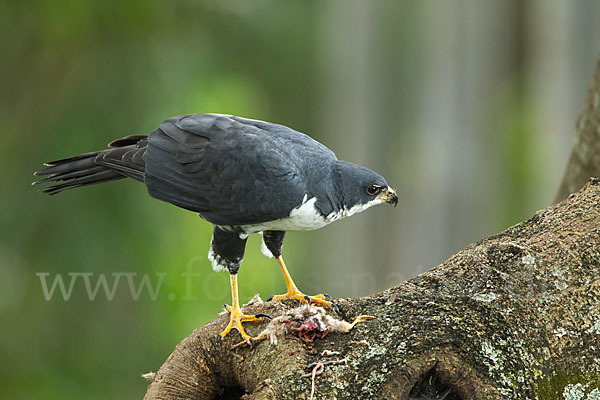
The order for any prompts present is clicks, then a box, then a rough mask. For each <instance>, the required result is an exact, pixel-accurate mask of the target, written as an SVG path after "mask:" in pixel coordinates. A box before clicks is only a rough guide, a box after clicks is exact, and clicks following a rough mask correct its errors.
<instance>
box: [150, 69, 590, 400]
mask: <svg viewBox="0 0 600 400" xmlns="http://www.w3.org/2000/svg"><path fill="white" fill-rule="evenodd" d="M598 139H600V63H599V64H598V70H597V72H596V75H595V79H594V83H593V85H592V87H591V89H590V92H589V94H588V97H587V101H586V105H585V108H584V111H583V113H582V115H581V117H580V121H579V124H578V126H577V141H576V145H575V147H574V149H573V153H572V155H571V158H570V161H569V165H568V168H567V171H566V174H565V178H564V180H563V183H562V184H561V188H560V191H559V194H558V195H557V198H558V199H564V198H567V196H568V198H567V199H566V200H565V201H563V202H562V203H560V204H558V205H555V206H553V207H550V208H547V209H545V210H542V211H539V212H537V213H536V214H535V215H534V216H533V218H531V219H529V220H528V221H525V222H522V223H520V224H518V225H515V226H513V227H511V228H509V229H507V230H506V231H504V232H503V233H500V234H498V235H495V236H492V237H490V238H487V239H483V240H482V241H480V242H478V243H476V244H473V245H470V246H468V247H467V248H466V249H465V250H463V251H461V252H460V253H458V254H456V255H454V256H452V257H451V258H450V259H449V260H447V261H446V262H444V263H443V264H441V265H439V266H438V267H436V268H434V269H432V270H430V271H428V272H426V273H424V274H422V275H420V276H418V277H416V278H414V279H411V280H409V281H407V282H404V283H402V284H400V285H398V286H396V287H393V288H391V289H388V290H385V291H383V292H381V293H378V294H375V295H372V296H368V297H363V298H357V299H340V300H338V301H337V303H338V304H339V306H340V309H341V315H340V316H339V318H343V319H345V320H348V321H351V320H352V319H353V318H354V317H355V316H357V315H359V314H369V315H373V316H376V317H377V319H375V320H372V321H367V322H364V323H362V324H359V325H357V326H356V327H355V328H354V329H353V330H352V331H351V332H350V333H349V334H347V335H342V334H338V333H330V334H329V335H328V336H326V337H325V338H324V339H319V340H316V341H315V342H313V343H310V344H306V343H304V342H303V341H301V340H299V339H298V338H296V337H295V336H285V337H282V338H280V340H279V343H278V344H277V345H271V344H269V343H268V342H260V343H259V344H258V345H257V346H256V348H255V349H248V348H237V349H233V350H232V349H231V345H232V344H234V341H235V340H237V339H238V337H237V336H236V335H235V334H232V335H230V336H228V337H227V338H226V340H225V341H224V342H223V343H217V341H216V337H217V335H218V333H219V331H220V330H221V329H222V328H223V326H225V324H226V319H227V317H226V316H221V317H219V318H217V319H216V320H214V321H212V322H209V323H208V324H206V325H205V326H203V327H201V328H198V329H197V330H196V331H194V332H193V333H192V334H191V335H190V336H188V337H187V338H186V339H184V340H183V341H182V342H181V343H180V344H179V345H178V346H177V347H176V348H175V350H174V351H173V353H172V354H171V355H170V356H169V358H168V359H167V360H166V361H165V363H164V364H163V366H162V367H161V368H160V370H159V371H158V372H157V373H156V375H155V376H154V377H153V379H152V382H151V383H150V385H149V386H148V390H147V393H146V397H145V398H146V399H171V398H189V399H213V398H231V399H233V398H244V399H306V398H309V397H310V391H311V384H312V380H311V377H305V376H303V375H304V374H307V373H310V372H311V371H310V369H307V367H308V366H309V365H311V364H313V363H315V362H326V361H331V360H342V359H346V362H345V363H338V364H329V365H326V366H325V368H324V372H323V373H322V374H320V375H317V376H316V377H315V379H314V384H315V398H318V399H346V398H348V399H373V398H384V399H405V398H446V399H494V398H505V397H510V398H540V399H554V398H556V399H560V398H563V397H565V398H567V397H568V395H569V394H570V395H572V396H574V397H572V398H576V399H584V398H586V397H585V396H588V397H587V398H588V399H598V398H600V279H599V278H598V276H599V273H600V180H598V179H591V180H589V183H588V184H587V185H586V186H585V187H584V188H583V189H582V190H580V191H579V192H578V193H575V194H573V195H569V193H571V192H573V191H574V190H577V189H578V188H580V187H581V186H582V185H583V184H584V183H585V181H586V180H588V178H589V177H590V176H592V175H600V140H598ZM382 261H383V260H382ZM292 307H293V306H292V305H289V304H281V303H277V304H272V303H257V304H252V305H249V306H247V307H246V309H245V313H256V312H264V313H269V314H271V315H273V316H277V315H281V314H283V313H286V312H287V311H289V309H290V308H292ZM265 326H266V323H263V324H261V325H259V324H254V325H252V324H249V326H248V331H249V332H250V333H251V334H258V332H260V330H262V329H263V328H264V327H265ZM327 351H329V352H327ZM331 352H335V353H333V355H327V354H332V353H331ZM436 396H438V397H436ZM444 396H445V397H444ZM594 396H596V397H594Z"/></svg>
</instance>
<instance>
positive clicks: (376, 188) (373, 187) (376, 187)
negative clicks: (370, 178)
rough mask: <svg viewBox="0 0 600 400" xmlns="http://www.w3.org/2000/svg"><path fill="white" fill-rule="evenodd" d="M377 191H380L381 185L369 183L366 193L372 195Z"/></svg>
mask: <svg viewBox="0 0 600 400" xmlns="http://www.w3.org/2000/svg"><path fill="white" fill-rule="evenodd" d="M379 192H381V186H379V185H370V186H369V187H368V188H367V193H368V194H370V195H371V196H374V195H376V194H377V193H379Z"/></svg>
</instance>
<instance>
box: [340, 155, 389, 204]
mask: <svg viewBox="0 0 600 400" xmlns="http://www.w3.org/2000/svg"><path fill="white" fill-rule="evenodd" d="M334 172H335V181H336V192H337V193H336V194H337V196H336V197H338V199H339V201H341V203H342V207H343V208H344V209H346V210H349V211H350V213H349V214H348V215H352V214H355V213H357V212H360V211H363V210H366V209H367V208H369V207H372V206H374V205H377V204H383V203H387V204H391V205H393V206H396V205H398V195H397V194H396V192H395V191H394V189H392V188H391V187H390V186H389V185H388V183H387V182H386V180H385V179H384V178H383V177H382V176H381V175H379V174H378V173H376V172H374V171H371V170H370V169H368V168H365V167H361V166H360V165H356V164H353V163H350V162H347V161H336V165H335V167H334Z"/></svg>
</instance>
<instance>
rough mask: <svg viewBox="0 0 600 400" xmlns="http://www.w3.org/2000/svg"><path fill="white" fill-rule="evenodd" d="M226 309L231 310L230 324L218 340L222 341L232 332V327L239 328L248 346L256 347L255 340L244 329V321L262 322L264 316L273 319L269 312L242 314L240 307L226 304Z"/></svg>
mask: <svg viewBox="0 0 600 400" xmlns="http://www.w3.org/2000/svg"><path fill="white" fill-rule="evenodd" d="M225 309H226V310H227V311H229V324H227V327H226V328H225V330H224V331H223V332H221V333H220V334H219V336H218V340H219V341H221V340H223V338H224V337H225V336H227V335H228V334H229V332H231V330H232V329H237V331H238V332H239V333H240V335H241V336H242V339H243V340H244V342H245V343H246V344H248V346H251V347H254V340H252V336H250V335H248V334H247V333H246V331H245V330H244V326H243V325H242V322H260V321H262V319H263V318H268V319H271V317H270V316H268V315H267V314H262V313H259V314H254V315H246V314H242V310H241V309H240V308H239V307H235V306H234V307H231V306H228V305H225Z"/></svg>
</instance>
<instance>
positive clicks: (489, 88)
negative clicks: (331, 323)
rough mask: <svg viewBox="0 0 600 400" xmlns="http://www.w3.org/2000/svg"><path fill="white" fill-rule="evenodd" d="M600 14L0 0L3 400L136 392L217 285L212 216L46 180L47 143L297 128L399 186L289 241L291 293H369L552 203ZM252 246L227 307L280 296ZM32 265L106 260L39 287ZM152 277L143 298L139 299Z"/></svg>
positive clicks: (225, 292) (78, 146)
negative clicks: (161, 130) (212, 126)
mask: <svg viewBox="0 0 600 400" xmlns="http://www.w3.org/2000/svg"><path fill="white" fill-rule="evenodd" d="M599 17H600V3H598V2H596V1H591V0H590V1H567V0H564V1H559V0H556V1H542V0H538V1H530V2H521V1H518V0H513V1H504V0H497V1H486V2H481V1H475V0H472V1H452V2H451V1H440V2H434V1H431V2H416V1H414V2H410V1H368V2H367V1H341V0H338V1H297V2H291V1H285V2H283V1H276V0H254V1H247V0H235V1H192V0H173V1H156V0H154V1H153V0H144V1H142V0H130V1H119V2H117V1H102V2H99V1H91V0H79V1H66V0H52V1H49V0H32V1H27V2H18V1H8V0H2V1H0V35H1V36H0V39H1V40H0V50H1V54H2V56H1V58H0V74H1V77H2V78H1V91H0V105H1V107H0V126H1V127H2V136H1V137H2V141H1V142H0V170H1V171H2V174H1V176H2V178H1V179H2V188H3V190H2V196H1V198H0V238H1V241H0V274H1V275H0V318H1V319H0V332H1V333H2V335H1V340H0V359H2V361H3V362H2V363H0V397H1V398H11V399H30V398H44V399H53V398H56V399H58V398H60V399H63V398H99V399H104V398H130V397H133V398H135V397H137V398H139V397H141V396H142V395H143V393H144V390H145V386H146V382H145V381H144V380H143V379H142V378H140V374H141V373H144V372H148V371H150V370H156V369H157V368H158V367H159V366H160V365H161V363H162V361H163V360H164V359H165V358H166V357H167V356H168V354H169V353H170V352H171V350H172V349H173V347H174V346H175V345H176V344H177V343H178V342H179V341H180V340H181V339H182V338H184V337H185V336H187V335H188V334H189V332H190V331H192V330H193V329H194V328H196V327H198V326H200V325H202V324H204V323H205V322H207V321H209V320H211V319H213V318H214V317H215V316H216V315H217V313H218V312H219V311H220V310H221V305H222V304H223V303H225V302H229V301H230V292H229V284H228V276H227V274H223V273H220V274H217V273H214V272H212V270H211V268H210V264H209V262H208V260H207V259H206V253H207V251H208V246H209V241H210V237H211V226H210V225H209V224H208V223H206V222H203V221H201V220H200V219H199V218H197V217H196V216H195V215H194V214H192V213H189V212H187V211H184V210H180V209H177V208H176V207H173V206H171V205H168V204H166V203H161V202H159V201H156V200H153V199H151V198H150V197H149V196H147V194H146V191H145V188H144V187H143V185H141V184H138V183H135V182H128V181H119V182H113V183H110V184H105V185H101V186H94V187H89V188H84V189H79V190H74V191H69V192H66V193H63V194H60V195H58V196H55V197H51V198H48V197H46V196H42V195H40V194H38V193H37V192H36V190H35V189H33V188H31V187H30V186H29V183H30V182H31V181H32V179H33V177H32V176H31V174H32V172H33V171H35V170H36V169H39V168H40V167H41V163H42V162H43V161H48V160H52V159H56V158H61V157H64V156H69V155H73V154H77V153H81V152H86V151H92V150H97V149H101V148H103V147H104V146H105V145H106V143H108V142H109V141H111V140H112V139H115V138H119V137H121V136H124V135H128V134H145V133H148V132H150V131H151V130H153V129H154V128H155V127H156V126H157V124H159V123H160V122H161V121H162V120H163V119H165V118H167V117H170V116H173V115H179V114H185V113H196V112H220V113H230V114H237V115H241V116H246V117H251V118H256V119H264V120H269V121H273V122H278V123H282V124H285V125H289V126H291V127H293V128H295V129H297V130H300V131H303V132H306V133H309V134H311V135H312V136H313V137H314V138H316V139H317V140H320V141H322V142H323V143H324V144H326V145H328V146H330V147H331V148H332V149H333V150H334V151H336V153H337V154H338V157H340V158H343V159H349V160H352V161H354V162H357V163H360V164H363V165H366V166H369V167H371V168H373V169H375V170H377V171H379V172H380V173H382V174H383V175H384V176H386V178H387V180H388V181H389V182H390V183H391V184H392V185H394V186H395V187H396V188H397V189H398V193H399V194H400V199H401V200H400V205H399V207H398V208H397V209H395V210H394V209H391V208H389V207H379V208H377V209H374V210H369V211H368V212H366V213H363V214H361V215H358V216H356V217H353V218H352V219H349V220H345V221H342V222H339V223H336V224H333V225H331V226H329V227H326V228H324V229H321V230H319V231H315V232H312V233H291V234H289V235H288V238H287V241H286V245H285V254H286V261H287V263H288V265H289V267H290V270H291V273H292V276H294V278H295V280H296V283H297V284H298V285H299V287H300V288H301V289H303V290H304V291H305V292H307V293H309V294H314V293H319V292H322V291H327V292H329V293H330V294H332V295H333V296H334V297H350V296H359V295H367V294H369V293H373V292H375V291H378V290H382V289H385V288H387V287H389V286H392V285H394V284H397V283H399V282H401V281H403V280H405V279H407V278H410V277H412V276H414V275H416V274H418V273H420V272H423V271H425V270H427V269H428V268H430V267H432V266H434V265H436V264H438V263H440V262H441V261H443V260H444V259H445V258H447V257H449V256H450V255H451V254H452V253H453V252H456V251H458V250H460V249H461V248H463V247H464V246H466V245H467V244H468V243H470V242H473V241H476V240H478V239H480V238H481V237H483V236H486V235H489V234H492V233H495V232H498V231H500V230H502V229H504V228H506V227H507V226H509V225H511V224H514V223H516V222H518V221H520V220H522V219H525V218H527V217H529V216H530V215H532V213H533V212H534V211H535V210H537V209H539V208H543V207H546V206H548V205H550V204H551V201H552V198H553V195H554V192H555V190H556V189H557V188H558V183H559V181H560V178H561V174H562V171H563V169H564V167H565V164H566V159H567V156H568V153H569V149H570V144H571V142H572V133H573V131H574V124H575V121H576V118H577V113H578V109H579V108H580V107H581V105H582V104H583V100H584V95H585V91H586V87H587V85H588V83H589V82H590V80H591V77H592V72H593V70H594V65H595V59H596V57H597V56H598V54H599V50H600V26H599V25H600V24H598V20H599ZM259 243H260V242H259V240H258V239H257V238H251V239H250V241H249V245H248V248H247V251H246V259H245V260H244V263H243V265H242V268H241V272H240V295H241V298H242V301H246V300H247V299H249V298H250V297H251V296H253V295H254V294H255V293H260V294H261V295H262V297H263V298H266V297H268V296H269V295H271V294H276V293H281V292H282V291H283V290H284V285H283V281H282V279H281V276H280V273H279V271H278V269H277V267H276V265H275V263H274V262H273V261H272V260H268V259H266V258H264V257H263V256H262V255H261V254H260V252H259ZM186 271H188V272H191V273H194V274H195V275H193V276H192V275H190V276H191V278H186V277H185V276H182V274H184V273H186ZM37 273H47V274H49V275H47V277H46V279H47V280H48V284H49V285H51V284H52V282H53V280H54V279H55V278H56V276H57V275H59V274H60V276H62V277H63V279H64V281H65V284H66V285H67V289H68V285H69V283H70V279H71V278H72V277H73V275H71V276H69V275H68V274H69V273H71V274H74V273H80V274H81V273H87V274H88V275H87V277H88V278H89V279H90V281H91V286H92V288H94V287H95V285H96V282H97V280H98V279H99V278H100V277H101V276H104V277H106V279H107V281H108V283H109V286H111V285H112V284H113V283H114V282H115V279H117V278H116V276H115V275H114V274H117V275H118V274H121V275H120V276H121V278H119V281H118V285H116V286H115V287H116V290H115V293H114V295H113V296H108V297H107V296H106V295H105V294H104V291H103V290H102V289H100V291H99V292H98V293H97V295H96V297H95V298H94V299H92V300H90V298H89V296H88V293H87V290H86V287H85V283H84V278H83V276H82V275H79V276H77V277H76V278H75V279H76V280H75V281H74V282H75V283H74V285H73V291H72V293H71V295H70V297H69V299H68V300H65V299H63V297H62V296H61V295H60V293H59V292H58V290H59V289H58V288H56V289H55V290H56V292H55V293H54V294H53V296H51V299H50V300H46V297H45V295H44V291H43V289H42V283H41V278H40V277H39V276H37V275H36V274H37ZM102 274H103V275H102ZM124 274H125V275H124ZM127 274H129V275H127ZM134 274H135V275H134ZM144 276H147V278H148V279H149V280H148V282H149V283H151V285H152V286H153V288H154V289H156V290H157V292H156V296H152V295H151V293H149V292H148V290H147V287H146V288H145V289H142V291H141V292H140V294H139V297H138V296H136V295H135V293H133V294H132V291H131V290H130V288H129V283H128V279H131V282H132V283H133V284H134V285H135V287H136V288H138V287H139V285H140V284H141V283H142V282H143V278H144ZM128 277H129V278H128ZM159 283H160V285H159ZM134 292H135V291H134ZM109 297H110V298H111V299H109ZM136 297H137V298H136Z"/></svg>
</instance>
